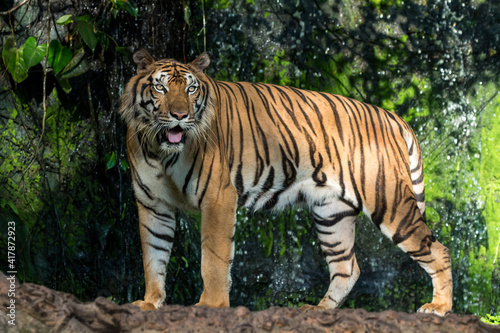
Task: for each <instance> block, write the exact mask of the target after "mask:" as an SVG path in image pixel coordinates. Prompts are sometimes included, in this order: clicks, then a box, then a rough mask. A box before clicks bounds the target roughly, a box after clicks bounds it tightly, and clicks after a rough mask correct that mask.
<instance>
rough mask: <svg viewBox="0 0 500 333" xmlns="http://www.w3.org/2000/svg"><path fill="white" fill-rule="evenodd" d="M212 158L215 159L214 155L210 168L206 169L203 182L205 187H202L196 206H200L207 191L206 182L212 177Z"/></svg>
mask: <svg viewBox="0 0 500 333" xmlns="http://www.w3.org/2000/svg"><path fill="white" fill-rule="evenodd" d="M214 159H215V155H213V156H212V163H211V164H210V170H209V171H208V176H207V182H206V183H205V187H204V188H203V191H202V192H201V196H200V199H199V200H198V208H201V202H202V201H203V198H204V197H205V194H206V193H207V188H208V184H209V183H210V180H211V178H212V168H213V166H214Z"/></svg>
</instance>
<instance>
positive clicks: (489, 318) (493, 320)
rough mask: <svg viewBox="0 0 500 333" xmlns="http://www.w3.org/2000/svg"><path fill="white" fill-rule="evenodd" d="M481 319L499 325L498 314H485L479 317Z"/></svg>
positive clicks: (499, 317) (499, 318)
mask: <svg viewBox="0 0 500 333" xmlns="http://www.w3.org/2000/svg"><path fill="white" fill-rule="evenodd" d="M481 321H482V322H483V323H486V324H490V325H500V316H492V315H489V314H487V315H486V316H484V317H481Z"/></svg>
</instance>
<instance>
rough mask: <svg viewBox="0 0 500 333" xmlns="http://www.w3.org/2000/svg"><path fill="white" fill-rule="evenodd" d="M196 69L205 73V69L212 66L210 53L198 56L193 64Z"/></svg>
mask: <svg viewBox="0 0 500 333" xmlns="http://www.w3.org/2000/svg"><path fill="white" fill-rule="evenodd" d="M191 65H193V66H194V67H196V68H198V69H199V70H200V71H203V70H204V69H205V68H207V67H208V65H210V56H209V55H208V52H203V53H202V54H200V55H199V56H198V58H196V59H194V61H193V62H192V63H191Z"/></svg>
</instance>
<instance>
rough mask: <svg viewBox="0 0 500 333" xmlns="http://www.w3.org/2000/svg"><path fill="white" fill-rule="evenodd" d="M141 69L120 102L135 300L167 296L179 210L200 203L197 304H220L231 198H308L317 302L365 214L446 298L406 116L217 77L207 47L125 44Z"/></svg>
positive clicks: (447, 300)
mask: <svg viewBox="0 0 500 333" xmlns="http://www.w3.org/2000/svg"><path fill="white" fill-rule="evenodd" d="M134 60H135V61H136V63H137V65H138V74H137V75H136V76H134V77H133V78H132V79H131V80H130V81H129V83H128V84H127V86H126V89H125V92H124V94H123V96H122V100H121V109H120V113H121V115H122V117H123V119H124V120H125V122H126V123H127V126H128V132H127V150H128V158H129V162H130V166H131V170H132V177H133V183H134V190H135V195H136V198H137V206H138V209H139V224H140V234H141V242H142V250H143V263H144V271H145V279H146V294H145V297H144V301H137V302H136V304H137V305H139V306H140V307H141V308H143V309H155V308H158V307H159V306H161V304H162V303H163V301H164V299H165V291H164V286H165V275H166V266H167V263H168V261H169V256H170V251H171V247H172V242H173V239H174V233H175V219H174V216H175V214H174V213H175V209H178V208H179V209H187V210H195V211H201V214H202V239H201V242H202V265H201V271H202V278H203V281H204V290H203V293H202V295H201V298H200V302H199V303H198V304H205V305H209V306H214V307H225V306H229V288H230V283H231V278H230V273H229V272H230V267H231V264H232V261H233V254H234V245H233V242H234V229H235V214H236V209H237V207H238V206H239V207H248V208H251V209H254V210H257V209H273V210H279V209H282V208H283V207H285V206H287V205H290V204H296V203H303V204H306V205H307V206H308V207H309V208H310V212H311V213H310V216H311V217H312V218H313V219H314V222H315V225H316V229H317V233H318V238H319V243H320V245H321V248H322V250H323V253H324V255H325V257H326V260H327V262H328V267H329V270H330V281H331V282H330V286H329V289H328V292H327V293H326V295H325V297H324V298H323V300H322V301H321V302H320V303H319V305H318V306H305V309H306V310H307V309H324V308H335V307H338V306H339V305H340V304H341V303H342V301H343V300H344V299H345V297H346V296H347V294H348V293H349V291H350V290H351V288H352V287H353V285H354V283H355V282H356V280H357V278H358V276H359V268H358V265H357V262H356V257H355V254H354V247H353V246H354V230H355V219H356V216H357V215H358V214H359V213H360V212H363V213H364V214H366V215H367V216H368V217H370V218H371V220H372V221H373V222H374V223H375V225H376V226H377V227H378V228H379V229H380V230H381V231H382V232H383V233H384V234H385V235H386V236H387V237H389V238H391V239H392V240H393V242H394V243H395V244H397V245H398V246H399V247H400V248H401V249H402V250H403V251H405V252H406V253H408V254H409V255H410V256H411V257H412V258H413V259H414V260H416V261H417V262H418V263H419V264H420V265H421V266H422V267H423V268H424V269H425V270H426V271H427V273H428V274H429V275H430V276H431V278H432V282H433V287H434V296H433V301H432V303H428V304H425V305H424V306H423V307H422V308H421V309H420V311H423V312H434V313H437V314H440V315H444V314H446V313H447V312H449V311H451V307H452V277H451V264H450V256H449V252H448V249H447V248H446V247H444V246H443V245H441V244H440V243H439V242H438V241H436V239H435V238H434V237H433V236H432V234H431V232H430V230H429V228H428V227H427V225H426V223H425V204H424V178H423V163H422V157H421V153H420V148H419V146H418V143H417V139H416V137H415V134H414V133H413V131H412V130H411V128H410V127H409V126H408V124H406V123H405V122H404V121H403V120H402V119H401V118H400V117H398V116H397V115H396V114H394V113H391V112H388V111H385V110H383V109H381V108H378V107H375V106H372V105H368V104H366V103H362V102H358V101H356V100H353V99H350V98H346V97H342V96H337V95H333V94H326V93H321V92H312V91H306V90H300V89H296V88H291V87H281V86H276V85H270V84H262V83H247V82H238V83H230V82H221V81H214V80H212V79H211V78H209V77H208V76H206V75H205V74H204V73H203V70H204V69H205V68H206V67H207V66H208V65H209V63H210V59H209V57H208V55H207V54H206V53H204V54H202V55H200V56H199V57H198V58H197V59H196V60H195V61H194V62H192V63H190V64H181V63H179V62H176V61H174V60H160V61H156V62H155V61H154V60H153V58H152V57H151V56H150V55H149V54H148V53H147V52H146V51H139V52H138V53H136V54H135V55H134Z"/></svg>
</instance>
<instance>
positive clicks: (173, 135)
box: [167, 131, 182, 143]
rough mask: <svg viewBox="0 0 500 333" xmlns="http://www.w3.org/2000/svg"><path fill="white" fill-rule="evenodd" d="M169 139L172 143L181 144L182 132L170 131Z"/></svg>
mask: <svg viewBox="0 0 500 333" xmlns="http://www.w3.org/2000/svg"><path fill="white" fill-rule="evenodd" d="M167 138H168V141H169V142H170V143H179V142H181V140H182V132H181V131H168V134H167Z"/></svg>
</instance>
